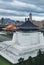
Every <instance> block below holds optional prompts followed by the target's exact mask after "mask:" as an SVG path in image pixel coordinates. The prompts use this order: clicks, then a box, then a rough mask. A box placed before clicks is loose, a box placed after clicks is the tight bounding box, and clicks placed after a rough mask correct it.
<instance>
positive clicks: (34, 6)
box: [0, 0, 44, 20]
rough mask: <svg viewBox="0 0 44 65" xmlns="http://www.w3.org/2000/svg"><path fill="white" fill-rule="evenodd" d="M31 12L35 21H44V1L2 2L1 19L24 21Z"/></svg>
mask: <svg viewBox="0 0 44 65" xmlns="http://www.w3.org/2000/svg"><path fill="white" fill-rule="evenodd" d="M30 12H31V13H32V15H33V19H35V20H42V19H44V0H0V18H1V17H4V18H11V19H14V20H18V19H19V20H24V18H25V17H28V15H29V13H30Z"/></svg>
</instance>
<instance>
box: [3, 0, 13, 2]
mask: <svg viewBox="0 0 44 65" xmlns="http://www.w3.org/2000/svg"><path fill="white" fill-rule="evenodd" d="M2 1H4V2H12V1H13V0H2Z"/></svg>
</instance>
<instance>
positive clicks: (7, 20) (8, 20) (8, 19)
mask: <svg viewBox="0 0 44 65" xmlns="http://www.w3.org/2000/svg"><path fill="white" fill-rule="evenodd" d="M4 21H6V22H9V23H11V22H15V21H14V20H12V19H10V18H4Z"/></svg>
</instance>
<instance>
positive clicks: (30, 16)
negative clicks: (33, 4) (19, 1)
mask: <svg viewBox="0 0 44 65" xmlns="http://www.w3.org/2000/svg"><path fill="white" fill-rule="evenodd" d="M29 18H30V21H32V13H31V12H30V14H29Z"/></svg>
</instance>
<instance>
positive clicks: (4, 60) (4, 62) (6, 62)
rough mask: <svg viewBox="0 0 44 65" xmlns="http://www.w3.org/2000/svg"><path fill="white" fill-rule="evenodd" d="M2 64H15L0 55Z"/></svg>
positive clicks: (0, 63)
mask: <svg viewBox="0 0 44 65" xmlns="http://www.w3.org/2000/svg"><path fill="white" fill-rule="evenodd" d="M0 65H13V64H11V63H10V62H9V61H7V60H6V59H4V58H3V57H1V56H0Z"/></svg>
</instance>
